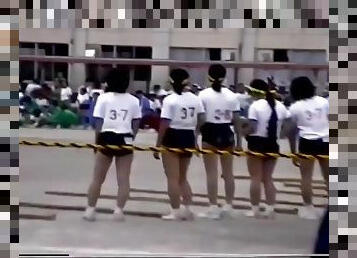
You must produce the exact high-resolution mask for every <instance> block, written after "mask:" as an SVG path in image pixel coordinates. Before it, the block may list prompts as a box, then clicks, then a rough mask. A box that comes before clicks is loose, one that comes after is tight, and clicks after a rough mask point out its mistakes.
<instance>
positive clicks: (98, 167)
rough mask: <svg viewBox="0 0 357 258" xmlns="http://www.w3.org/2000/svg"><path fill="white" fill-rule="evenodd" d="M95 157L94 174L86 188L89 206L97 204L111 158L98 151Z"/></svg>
mask: <svg viewBox="0 0 357 258" xmlns="http://www.w3.org/2000/svg"><path fill="white" fill-rule="evenodd" d="M95 158H96V159H95V167H94V176H93V180H92V183H91V184H90V186H89V189H88V206H90V207H95V206H96V204H97V201H98V198H99V195H100V189H101V187H102V184H103V183H104V180H105V177H106V175H107V172H108V169H109V167H110V164H111V163H112V159H113V157H108V156H106V155H104V154H102V153H100V152H97V154H96V157H95Z"/></svg>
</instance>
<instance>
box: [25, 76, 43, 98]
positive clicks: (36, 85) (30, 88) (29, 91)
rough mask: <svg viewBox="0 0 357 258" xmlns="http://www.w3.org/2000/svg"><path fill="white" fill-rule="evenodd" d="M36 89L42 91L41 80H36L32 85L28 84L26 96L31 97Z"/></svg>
mask: <svg viewBox="0 0 357 258" xmlns="http://www.w3.org/2000/svg"><path fill="white" fill-rule="evenodd" d="M36 89H41V85H40V80H39V79H34V80H33V81H32V83H29V84H27V86H26V88H25V95H27V96H31V94H32V91H34V90H36Z"/></svg>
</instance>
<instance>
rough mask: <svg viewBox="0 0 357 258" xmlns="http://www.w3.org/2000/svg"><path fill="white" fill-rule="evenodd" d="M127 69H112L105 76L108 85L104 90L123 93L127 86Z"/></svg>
mask: <svg viewBox="0 0 357 258" xmlns="http://www.w3.org/2000/svg"><path fill="white" fill-rule="evenodd" d="M129 80H130V78H129V70H128V69H126V68H121V69H118V68H115V69H112V70H111V71H110V72H109V73H108V75H107V76H106V80H105V81H106V82H107V84H108V87H107V89H106V92H116V93H125V92H126V90H127V89H128V87H129Z"/></svg>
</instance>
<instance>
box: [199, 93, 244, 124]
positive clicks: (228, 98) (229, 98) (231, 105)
mask: <svg viewBox="0 0 357 258" xmlns="http://www.w3.org/2000/svg"><path fill="white" fill-rule="evenodd" d="M198 97H199V98H200V99H201V100H202V103H203V106H204V108H205V112H206V121H207V122H208V123H215V124H225V123H231V122H232V118H233V112H235V111H240V104H239V101H238V99H237V97H236V95H235V94H234V93H233V92H232V91H230V90H229V89H227V88H222V89H221V92H216V91H215V90H213V89H212V88H207V89H204V90H202V91H201V92H200V93H199V95H198Z"/></svg>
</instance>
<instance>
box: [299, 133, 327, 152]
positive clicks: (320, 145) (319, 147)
mask: <svg viewBox="0 0 357 258" xmlns="http://www.w3.org/2000/svg"><path fill="white" fill-rule="evenodd" d="M299 152H300V153H302V154H307V155H329V143H328V142H324V141H323V140H322V139H317V140H308V139H305V138H302V137H300V139H299Z"/></svg>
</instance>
